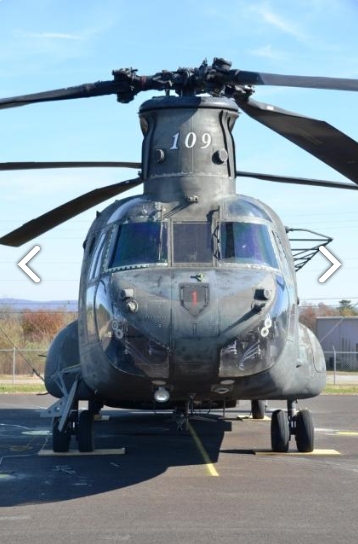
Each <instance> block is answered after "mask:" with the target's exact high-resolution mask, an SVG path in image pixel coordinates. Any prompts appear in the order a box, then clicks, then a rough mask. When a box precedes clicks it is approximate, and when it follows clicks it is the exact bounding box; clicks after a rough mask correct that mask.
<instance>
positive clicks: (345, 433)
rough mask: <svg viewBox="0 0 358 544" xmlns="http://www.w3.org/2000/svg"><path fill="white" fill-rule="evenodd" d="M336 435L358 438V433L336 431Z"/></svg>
mask: <svg viewBox="0 0 358 544" xmlns="http://www.w3.org/2000/svg"><path fill="white" fill-rule="evenodd" d="M336 434H338V435H340V436H358V432H357V431H336Z"/></svg>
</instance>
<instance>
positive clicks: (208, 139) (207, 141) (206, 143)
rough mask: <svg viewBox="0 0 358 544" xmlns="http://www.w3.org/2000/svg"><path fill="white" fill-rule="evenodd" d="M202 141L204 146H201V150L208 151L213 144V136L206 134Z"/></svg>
mask: <svg viewBox="0 0 358 544" xmlns="http://www.w3.org/2000/svg"><path fill="white" fill-rule="evenodd" d="M201 141H202V142H203V145H202V146H201V149H206V148H207V147H209V145H210V144H211V136H210V134H209V133H208V132H204V134H203V135H202V137H201Z"/></svg>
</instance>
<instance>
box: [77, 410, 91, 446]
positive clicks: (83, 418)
mask: <svg viewBox="0 0 358 544" xmlns="http://www.w3.org/2000/svg"><path fill="white" fill-rule="evenodd" d="M93 427H94V425H93V413H92V412H90V411H89V410H85V411H84V412H81V413H80V416H79V418H78V429H77V440H78V449H79V451H81V452H89V451H93V450H94V429H93Z"/></svg>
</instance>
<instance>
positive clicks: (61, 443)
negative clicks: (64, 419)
mask: <svg viewBox="0 0 358 544" xmlns="http://www.w3.org/2000/svg"><path fill="white" fill-rule="evenodd" d="M60 419H61V418H59V417H55V418H54V419H53V424H52V449H53V451H54V452H55V453H65V452H67V451H68V450H69V449H70V442H71V433H70V432H69V429H68V427H67V428H66V427H65V429H64V430H63V431H59V429H58V426H59V424H60Z"/></svg>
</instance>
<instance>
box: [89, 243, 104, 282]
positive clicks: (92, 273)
mask: <svg viewBox="0 0 358 544" xmlns="http://www.w3.org/2000/svg"><path fill="white" fill-rule="evenodd" d="M107 234H108V233H107V232H102V233H101V234H100V236H99V238H98V242H97V244H96V245H95V249H94V251H93V250H92V251H93V254H92V256H91V257H90V260H91V264H90V267H89V271H88V281H92V280H95V279H96V278H97V277H98V276H99V275H100V272H101V270H102V263H103V254H104V249H105V246H106V237H107Z"/></svg>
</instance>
